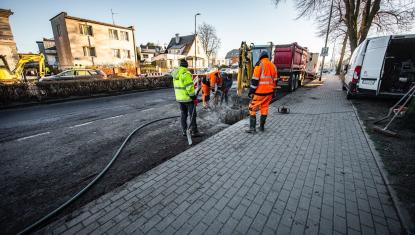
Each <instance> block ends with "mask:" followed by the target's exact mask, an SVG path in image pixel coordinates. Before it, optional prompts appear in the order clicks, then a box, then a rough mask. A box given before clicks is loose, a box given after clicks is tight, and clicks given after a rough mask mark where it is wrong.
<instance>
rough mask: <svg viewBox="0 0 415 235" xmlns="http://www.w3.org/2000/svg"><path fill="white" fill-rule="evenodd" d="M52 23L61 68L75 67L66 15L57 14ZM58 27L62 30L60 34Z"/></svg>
mask: <svg viewBox="0 0 415 235" xmlns="http://www.w3.org/2000/svg"><path fill="white" fill-rule="evenodd" d="M50 23H51V25H52V32H53V38H54V39H55V46H56V52H57V53H58V58H59V69H65V68H70V67H73V66H74V63H73V57H72V52H71V42H70V41H69V37H68V31H67V28H66V23H65V15H64V14H60V15H57V16H56V17H54V18H52V19H51V21H50ZM58 27H59V28H60V31H61V33H60V35H59V34H58Z"/></svg>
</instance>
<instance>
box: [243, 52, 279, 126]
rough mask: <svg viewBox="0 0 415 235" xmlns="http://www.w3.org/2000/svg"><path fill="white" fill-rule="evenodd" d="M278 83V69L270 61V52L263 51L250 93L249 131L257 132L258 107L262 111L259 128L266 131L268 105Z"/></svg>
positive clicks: (252, 80)
mask: <svg viewBox="0 0 415 235" xmlns="http://www.w3.org/2000/svg"><path fill="white" fill-rule="evenodd" d="M276 83H277V69H276V68H275V65H274V64H273V63H272V62H271V61H270V59H269V56H268V53H267V52H266V51H263V52H261V54H260V57H259V60H258V62H257V64H256V65H255V69H254V74H253V76H252V79H251V86H250V89H249V94H248V97H249V98H251V102H250V104H249V129H248V130H247V131H246V132H247V133H255V132H256V128H255V127H256V112H257V110H258V108H259V109H260V112H261V117H260V122H259V130H260V131H264V127H265V121H266V120H267V115H268V106H269V103H270V102H271V100H272V95H273V93H274V90H275V88H276Z"/></svg>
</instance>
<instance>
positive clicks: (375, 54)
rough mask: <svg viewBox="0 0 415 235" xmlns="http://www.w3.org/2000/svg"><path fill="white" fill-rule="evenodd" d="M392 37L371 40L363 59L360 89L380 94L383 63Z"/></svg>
mask: <svg viewBox="0 0 415 235" xmlns="http://www.w3.org/2000/svg"><path fill="white" fill-rule="evenodd" d="M389 41H390V36H385V37H379V38H373V39H370V40H369V42H368V44H367V47H366V51H365V54H364V58H363V63H362V71H361V74H360V81H359V88H360V89H367V90H372V91H375V92H376V94H377V93H378V84H379V82H380V78H381V72H382V68H383V61H384V60H385V54H386V49H387V48H388V45H389Z"/></svg>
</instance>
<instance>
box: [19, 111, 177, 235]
mask: <svg viewBox="0 0 415 235" xmlns="http://www.w3.org/2000/svg"><path fill="white" fill-rule="evenodd" d="M178 117H180V116H178V115H176V116H170V117H165V118H160V119H156V120H154V121H151V122H147V123H144V124H143V125H141V126H139V127H137V128H136V129H134V130H133V131H132V132H131V133H130V134H129V135H128V136H127V138H125V140H124V142H123V143H122V144H121V146H120V147H119V148H118V150H117V152H116V153H115V154H114V156H113V157H112V159H111V161H110V162H109V163H108V164H107V166H106V167H105V168H104V169H103V170H102V171H101V172H100V173H99V174H98V175H97V176H96V177H95V178H94V179H93V180H92V181H91V182H90V183H89V184H88V185H87V186H85V187H84V188H83V189H82V190H81V191H79V192H78V193H77V194H75V196H73V197H72V198H70V199H69V200H68V201H66V202H65V203H63V204H62V205H60V206H59V207H58V208H56V209H55V210H54V211H52V212H50V213H49V214H47V215H45V216H44V217H42V218H41V219H39V220H37V221H36V222H35V223H33V224H31V225H30V226H28V227H26V228H25V229H23V230H22V231H20V232H19V233H18V234H29V233H30V232H32V231H33V230H34V229H35V228H37V227H38V226H39V225H41V224H43V223H44V222H45V221H47V220H48V219H50V218H51V217H52V216H54V215H56V214H57V213H58V212H60V211H62V210H63V209H64V208H65V207H67V206H68V205H69V204H71V203H72V202H73V201H75V200H76V199H78V198H79V197H80V196H81V195H82V194H83V193H85V192H86V191H87V190H88V189H90V188H91V187H92V186H93V185H94V184H95V183H96V182H97V181H98V180H99V179H100V178H101V177H102V176H103V175H104V174H105V173H106V172H107V170H108V169H109V168H110V167H111V165H112V164H113V163H114V161H115V160H116V159H117V158H118V156H119V155H120V153H121V151H122V150H123V149H124V147H125V145H126V144H127V143H128V141H129V140H130V138H131V137H132V136H133V135H134V134H135V133H136V132H137V131H139V130H140V129H142V128H144V127H146V126H148V125H150V124H153V123H155V122H159V121H163V120H167V119H173V118H178Z"/></svg>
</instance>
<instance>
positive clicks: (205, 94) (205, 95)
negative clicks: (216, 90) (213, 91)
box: [202, 75, 210, 109]
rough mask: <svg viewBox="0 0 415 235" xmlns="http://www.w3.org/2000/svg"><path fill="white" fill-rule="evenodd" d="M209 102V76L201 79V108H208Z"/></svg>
mask: <svg viewBox="0 0 415 235" xmlns="http://www.w3.org/2000/svg"><path fill="white" fill-rule="evenodd" d="M209 100H210V79H209V76H208V75H206V76H205V77H203V78H202V101H203V108H204V109H207V108H209Z"/></svg>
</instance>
